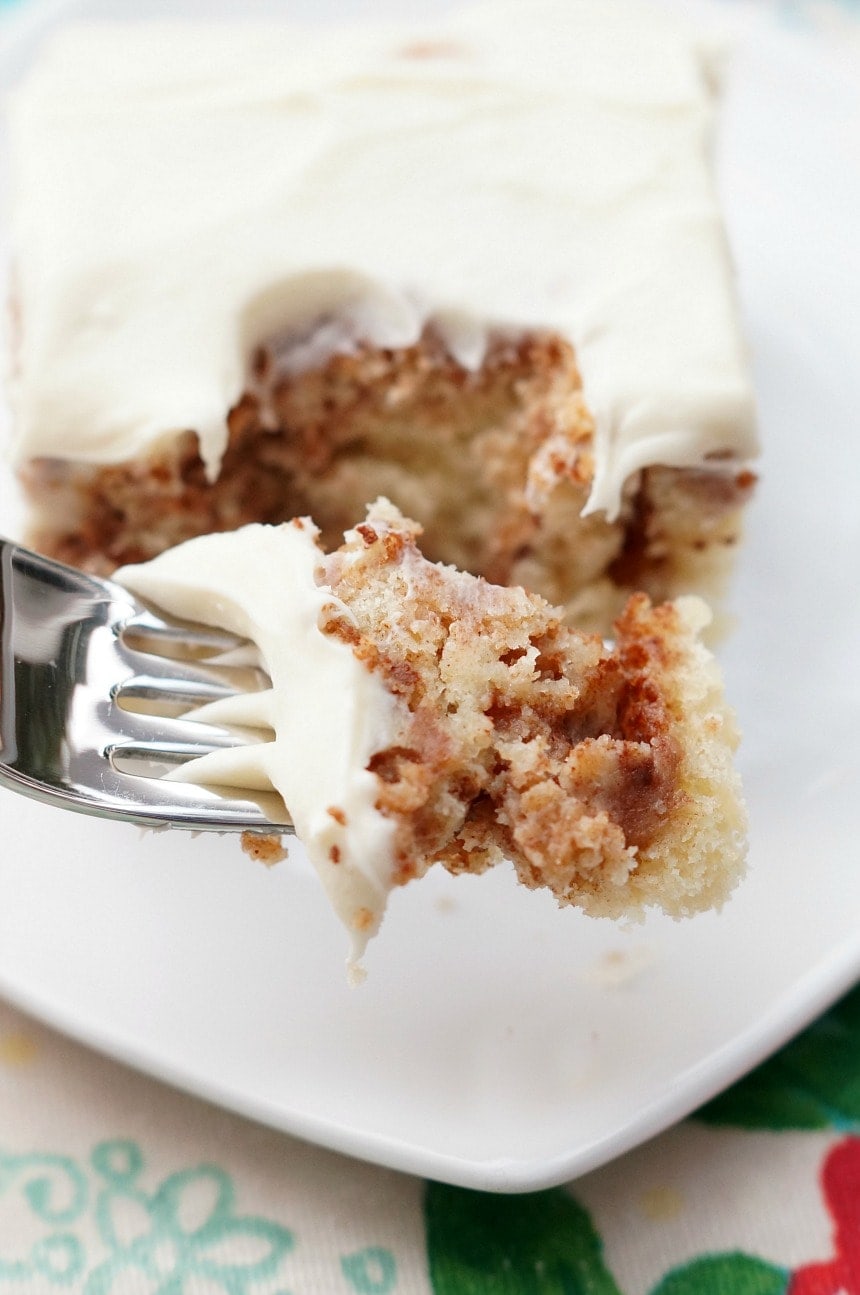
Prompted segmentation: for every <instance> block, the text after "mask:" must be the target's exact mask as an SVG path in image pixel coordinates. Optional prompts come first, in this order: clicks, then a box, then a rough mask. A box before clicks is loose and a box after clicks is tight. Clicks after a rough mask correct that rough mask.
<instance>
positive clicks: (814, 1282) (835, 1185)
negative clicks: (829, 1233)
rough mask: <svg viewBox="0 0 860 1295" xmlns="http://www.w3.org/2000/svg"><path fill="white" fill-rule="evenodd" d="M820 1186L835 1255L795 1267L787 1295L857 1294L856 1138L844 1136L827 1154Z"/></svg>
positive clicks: (859, 1211) (859, 1204)
mask: <svg viewBox="0 0 860 1295" xmlns="http://www.w3.org/2000/svg"><path fill="white" fill-rule="evenodd" d="M821 1187H822V1191H823V1192H824V1200H825V1203H826V1205H827V1208H828V1210H829V1212H830V1216H831V1218H832V1219H833V1224H834V1228H833V1240H834V1245H835V1249H836V1255H835V1258H833V1259H830V1260H828V1261H827V1262H825V1263H817V1264H807V1265H805V1266H804V1267H803V1268H798V1270H797V1272H796V1273H795V1274H794V1276H793V1277H792V1279H791V1281H790V1283H789V1286H788V1295H860V1138H846V1139H845V1141H844V1142H840V1143H838V1145H837V1146H835V1147H834V1148H833V1150H832V1151H831V1152H830V1153H829V1154H828V1156H827V1158H826V1159H825V1161H824V1165H823V1167H822V1170H821Z"/></svg>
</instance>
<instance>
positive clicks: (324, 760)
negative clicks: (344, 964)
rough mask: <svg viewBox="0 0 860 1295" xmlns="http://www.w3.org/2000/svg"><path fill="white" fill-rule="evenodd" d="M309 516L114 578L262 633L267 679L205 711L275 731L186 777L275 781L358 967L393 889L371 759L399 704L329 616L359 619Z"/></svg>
mask: <svg viewBox="0 0 860 1295" xmlns="http://www.w3.org/2000/svg"><path fill="white" fill-rule="evenodd" d="M316 537H317V531H316V528H315V527H314V525H313V523H312V522H310V521H307V520H305V521H301V520H298V521H295V522H288V523H285V524H284V525H282V526H276V527H270V526H258V525H252V526H246V527H243V528H241V529H240V530H238V531H234V532H231V533H230V534H214V535H205V536H201V537H200V538H198V539H193V540H189V541H188V542H187V543H186V544H182V545H180V546H178V547H177V548H174V549H170V550H168V551H167V552H165V553H163V554H161V555H160V556H159V557H157V558H155V559H154V560H153V561H151V562H148V563H144V564H141V565H139V566H127V567H123V568H121V569H120V571H118V572H117V579H118V580H120V581H121V582H122V583H123V584H124V585H125V586H127V587H128V588H129V589H131V590H132V591H133V592H135V593H137V594H139V595H140V596H142V597H144V598H146V599H148V600H149V601H151V602H153V603H154V604H156V605H157V606H159V607H161V608H163V609H164V610H165V611H167V612H170V613H172V614H174V615H177V616H181V617H184V618H186V619H188V618H190V619H196V620H198V621H201V622H203V623H204V624H208V625H217V626H219V627H220V628H223V629H227V630H231V631H232V632H233V633H236V634H239V635H241V636H242V637H244V638H249V639H251V640H252V641H253V642H254V643H255V644H256V646H257V648H258V649H259V651H260V654H261V657H262V660H263V663H264V665H265V668H266V670H267V672H268V674H269V676H270V678H271V681H272V687H271V689H270V690H267V691H265V692H261V693H250V694H245V695H237V696H236V697H232V698H228V699H227V700H225V701H223V702H216V703H213V704H212V705H210V706H207V707H205V708H201V709H200V710H199V711H197V712H195V713H196V715H197V717H198V718H200V719H201V720H203V719H205V720H208V721H211V722H216V723H226V724H236V725H244V726H251V727H254V728H263V729H270V730H271V731H272V733H273V737H272V738H271V740H270V741H263V742H260V743H258V744H257V743H255V744H249V745H243V746H238V747H234V748H230V749H228V750H220V751H215V752H213V753H211V754H209V755H206V756H203V757H201V758H200V759H198V760H194V761H192V762H191V763H189V764H187V765H183V766H181V767H180V768H179V769H177V770H176V771H175V772H174V774H173V775H172V776H174V777H178V778H180V779H182V780H184V781H189V782H195V783H209V784H212V785H220V786H228V787H241V788H252V789H262V788H265V789H271V788H272V787H274V788H275V789H276V790H277V791H278V792H279V793H280V795H281V796H282V798H283V800H284V803H285V804H286V806H287V808H288V810H289V813H290V815H291V818H292V821H293V822H294V824H295V828H296V833H297V835H298V837H299V838H300V840H301V841H302V843H303V845H304V847H305V850H306V851H307V854H308V857H309V859H310V861H311V862H312V863H313V865H314V866H315V868H316V869H317V872H318V873H319V875H320V878H321V880H322V883H323V886H324V887H325V890H326V892H327V894H328V896H329V899H330V900H331V903H332V905H333V907H334V909H335V911H336V912H337V914H338V916H339V917H340V918H341V919H342V921H343V922H344V923H345V925H346V926H347V928H348V929H349V931H350V932H351V936H352V956H351V965H352V967H353V969H355V968H356V967H357V964H358V962H359V960H360V958H361V956H362V954H363V953H364V949H365V946H366V944H367V941H368V939H369V938H370V937H371V936H372V935H373V934H374V933H375V932H376V930H377V928H378V927H379V923H380V921H381V920H382V915H383V912H384V910H385V904H386V900H387V898H388V894H389V892H390V890H391V888H392V884H393V881H392V874H393V869H394V831H395V828H394V824H393V822H392V820H391V819H390V818H386V817H385V816H384V815H383V814H382V813H380V811H379V810H378V809H377V808H376V800H377V798H378V794H379V784H378V780H377V777H376V775H375V774H374V773H371V772H369V771H368V769H367V765H368V762H369V760H370V758H371V756H372V755H373V754H374V753H375V752H377V751H379V750H382V749H384V748H385V747H386V746H387V745H389V743H390V733H391V721H392V713H393V707H394V705H395V702H394V699H393V698H392V696H391V694H390V693H389V692H388V691H387V690H386V688H385V687H384V685H383V684H382V683H381V682H380V680H379V678H378V677H377V676H375V675H374V674H373V673H372V672H371V671H369V670H368V669H367V668H366V666H364V665H362V663H361V662H360V661H359V660H358V658H357V657H356V656H355V655H354V654H353V652H352V650H351V648H350V647H349V646H348V645H347V644H346V643H344V642H343V641H342V640H341V639H338V638H336V637H333V636H331V635H328V634H326V633H325V632H324V629H323V626H324V624H325V621H326V619H327V618H328V617H330V616H333V615H337V616H339V617H346V619H347V620H348V621H351V620H352V615H351V613H350V612H349V610H348V609H347V607H346V606H345V604H344V603H343V602H342V601H341V600H340V599H338V598H337V597H335V595H334V594H333V593H332V591H331V589H330V588H329V587H328V586H327V585H326V584H325V580H324V577H325V572H324V565H325V557H324V554H323V552H322V550H321V549H320V548H319V546H318V545H317V542H316Z"/></svg>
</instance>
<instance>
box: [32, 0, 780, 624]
mask: <svg viewBox="0 0 860 1295" xmlns="http://www.w3.org/2000/svg"><path fill="white" fill-rule="evenodd" d="M712 52H713V51H712V49H711V48H710V45H709V43H708V42H707V41H705V40H703V39H702V38H701V36H700V34H699V32H698V31H697V30H696V29H695V27H694V26H692V25H690V24H687V23H686V22H684V21H683V19H682V17H681V16H679V15H678V14H677V13H672V12H670V11H669V9H668V7H666V6H664V5H659V4H646V3H644V2H639V0H534V2H533V3H530V4H528V5H526V4H523V3H521V0H493V2H491V3H484V4H479V5H477V6H475V7H465V8H462V9H460V10H458V11H457V12H454V13H452V14H449V15H445V16H440V15H437V16H436V17H430V18H428V19H423V20H420V21H417V20H416V21H414V22H411V23H405V24H395V25H392V24H389V23H375V22H370V21H367V20H364V21H362V22H360V23H355V24H353V25H346V26H343V27H340V26H320V27H313V26H308V27H305V26H298V25H291V24H289V23H277V24H274V25H270V24H262V25H260V24H256V23H254V22H250V21H249V22H247V23H228V24H221V23H215V22H211V23H201V24H197V23H181V22H177V23H171V22H166V23H165V22H149V23H146V22H145V23H125V22H122V23H115V24H111V23H103V24H85V25H75V24H70V25H69V26H67V27H65V28H63V29H61V30H59V31H58V32H57V33H56V35H55V36H54V37H53V38H52V39H51V40H50V41H49V42H48V43H47V44H46V46H45V47H44V48H43V49H42V50H41V52H40V55H39V57H38V59H37V61H36V63H35V65H34V66H33V68H32V69H31V70H30V71H29V73H28V74H27V76H26V77H25V78H24V80H23V81H22V83H21V85H20V86H19V88H18V89H17V91H16V93H15V95H14V96H13V99H12V107H11V116H10V154H11V164H12V166H11V169H12V181H13V183H12V196H13V201H12V243H13V282H12V288H13V306H14V311H13V314H14V318H15V321H16V323H15V328H14V334H15V336H14V363H13V397H14V411H15V436H14V447H13V452H14V457H15V460H16V463H17V466H18V469H19V472H20V475H21V479H22V480H23V482H24V483H25V487H26V490H27V494H28V498H29V501H30V507H31V517H30V528H29V529H30V538H31V541H32V542H33V543H34V544H35V545H36V546H37V547H38V548H40V549H41V550H43V551H45V552H48V553H50V554H52V555H54V556H57V557H60V558H63V559H65V560H66V561H69V562H72V563H73V564H76V565H83V566H87V567H90V568H94V569H97V570H100V571H103V572H104V571H110V570H112V569H113V568H114V567H115V566H117V565H119V564H123V563H128V562H140V561H142V560H145V559H146V558H149V557H151V556H153V555H154V554H155V553H157V552H158V551H159V550H161V549H163V548H165V547H169V546H172V545H175V544H176V543H178V542H180V541H182V540H184V539H187V538H189V537H191V536H193V535H195V534H199V533H204V532H207V531H213V530H229V529H233V528H235V527H238V526H240V525H242V524H244V523H247V522H250V521H263V522H269V523H273V522H280V521H284V520H288V519H289V518H291V517H293V516H296V515H303V514H305V513H308V514H310V515H311V516H313V517H314V519H315V521H316V522H317V524H318V525H319V526H320V529H321V532H322V535H323V538H324V541H325V543H326V545H327V546H329V547H332V546H336V545H337V544H338V543H339V542H340V536H341V535H342V534H343V532H344V530H345V529H346V528H347V527H348V526H350V525H352V522H353V521H354V519H355V517H357V516H360V515H361V513H362V512H363V509H364V508H365V506H366V505H367V503H368V502H369V501H370V500H372V499H374V498H375V497H376V496H377V495H378V494H385V495H386V496H387V497H389V498H390V499H392V500H393V502H395V503H396V504H397V505H398V506H399V507H400V508H401V509H402V510H403V511H404V512H405V513H407V514H408V515H409V516H412V517H415V518H416V519H417V520H418V521H419V522H420V523H421V524H422V526H423V527H424V541H423V543H424V547H425V551H426V552H427V555H428V556H429V557H431V558H433V559H434V560H438V561H444V562H453V563H455V564H456V565H458V566H460V567H463V568H464V569H466V570H469V571H472V572H473V573H479V574H482V575H485V576H486V577H487V578H488V579H490V580H491V581H493V582H494V583H502V584H522V585H524V586H526V587H528V588H530V589H533V590H534V591H536V592H538V593H540V594H542V595H543V596H544V597H546V598H548V599H549V600H550V601H552V602H557V603H563V604H565V605H566V606H567V609H568V612H569V615H570V616H571V618H573V619H574V620H576V622H577V623H584V622H585V620H589V621H593V622H594V623H599V622H601V621H606V620H607V618H611V616H612V615H613V614H615V613H616V612H617V611H619V610H620V608H621V606H622V605H623V602H624V600H625V598H626V596H627V594H628V593H629V592H630V591H631V590H635V589H643V590H645V591H646V592H647V593H648V594H649V595H650V596H651V597H652V599H654V600H655V601H659V600H663V599H665V598H667V597H670V596H674V595H675V594H677V593H678V592H683V591H699V592H704V593H707V595H708V596H709V597H712V598H713V597H716V596H718V593H719V590H720V588H721V586H722V583H723V581H724V580H725V577H726V574H727V572H728V569H729V567H730V565H731V561H732V556H733V553H734V550H735V548H736V545H737V542H738V539H739V535H740V524H741V512H742V508H743V505H744V503H745V502H746V500H747V498H748V497H749V494H750V491H751V488H752V484H753V475H752V472H751V471H750V466H749V465H750V461H751V460H752V459H753V458H754V456H755V453H756V437H755V426H754V421H755V420H754V408H753V395H752V387H751V383H750V378H749V373H748V366H747V361H746V354H745V348H744V344H743V340H742V334H741V328H740V322H739V316H738V307H737V300H736V292H735V283H734V275H733V270H732V264H731V259H730V255H729V251H728V247H727V239H726V234H725V229H724V225H723V221H722V216H721V212H720V208H719V203H718V200H717V194H716V190H715V186H714V180H713V174H712V164H711V159H712V152H713V148H712V146H713V137H714V131H715V124H716V111H717V95H716V85H715V75H714V60H713V58H712V57H711V55H712Z"/></svg>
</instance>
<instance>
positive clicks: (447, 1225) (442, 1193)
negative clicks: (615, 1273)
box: [424, 1183, 620, 1295]
mask: <svg viewBox="0 0 860 1295" xmlns="http://www.w3.org/2000/svg"><path fill="white" fill-rule="evenodd" d="M424 1210H425V1219H426V1225H427V1249H428V1255H429V1264H430V1280H431V1283H432V1286H433V1290H434V1293H435V1295H620V1292H619V1290H618V1287H617V1286H616V1284H615V1282H614V1281H613V1279H612V1277H611V1275H610V1274H609V1273H608V1272H607V1270H606V1268H605V1266H604V1263H603V1255H602V1247H601V1243H600V1239H599V1237H598V1235H597V1233H596V1232H595V1230H594V1227H593V1226H592V1223H591V1220H590V1219H589V1217H588V1215H587V1214H586V1212H585V1210H584V1209H582V1207H581V1206H580V1205H577V1203H576V1201H575V1200H573V1198H572V1197H571V1196H569V1195H568V1193H567V1192H566V1191H563V1190H562V1189H561V1188H556V1189H554V1190H552V1191H546V1192H535V1193H533V1194H530V1195H528V1196H493V1195H489V1194H484V1193H482V1192H472V1191H466V1190H465V1189H464V1188H461V1187H445V1186H443V1185H441V1184H439V1183H428V1185H427V1194H426V1197H425V1202H424Z"/></svg>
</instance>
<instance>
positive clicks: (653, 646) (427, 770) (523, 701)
mask: <svg viewBox="0 0 860 1295" xmlns="http://www.w3.org/2000/svg"><path fill="white" fill-rule="evenodd" d="M419 533H420V528H419V527H418V526H417V525H416V524H415V523H414V522H411V521H408V520H404V519H403V518H402V517H401V516H400V514H399V513H398V512H397V510H396V509H394V508H393V507H392V506H391V505H389V504H388V503H387V502H386V501H378V502H377V504H376V505H375V506H374V507H373V508H371V509H370V510H369V513H368V518H367V521H366V522H365V523H363V524H362V525H359V526H358V527H356V528H355V529H354V530H353V531H351V532H350V533H349V534H348V535H347V538H346V543H345V544H344V545H343V546H342V547H341V548H340V549H339V550H337V551H336V552H335V553H334V554H332V555H331V556H330V557H329V558H328V560H327V563H326V569H325V579H326V582H327V583H328V584H329V586H330V588H331V590H332V593H333V594H334V595H335V596H336V597H337V599H338V600H340V603H342V604H343V605H345V607H346V609H347V612H348V614H340V615H332V616H331V617H330V618H329V619H327V620H326V621H325V623H324V630H325V632H326V633H327V634H329V635H335V636H338V637H339V638H341V639H342V640H343V641H344V642H346V643H348V644H349V645H350V646H351V648H352V650H353V652H354V653H355V654H356V656H357V657H358V658H359V659H360V660H361V661H362V662H363V663H364V664H365V665H366V667H367V668H368V669H369V670H371V671H373V672H374V673H375V674H376V675H377V676H379V677H381V678H382V679H383V680H384V682H385V686H386V688H387V689H388V690H389V691H390V693H391V694H392V695H393V696H394V697H395V698H396V701H397V706H396V710H395V721H394V723H395V728H396V731H395V732H394V734H393V737H392V740H391V741H390V743H388V744H387V745H386V746H385V747H384V748H383V749H380V750H378V751H377V752H376V753H375V754H374V755H373V757H372V758H371V760H370V763H369V766H368V767H369V768H370V769H371V770H372V771H373V772H374V773H375V774H376V776H377V778H378V781H379V790H378V802H377V804H378V808H379V809H380V811H381V812H382V813H383V814H384V815H387V816H390V817H391V818H392V819H393V820H395V822H396V825H397V830H396V836H395V861H394V870H393V878H392V880H393V883H394V884H402V883H404V882H407V881H409V880H411V879H412V878H414V877H416V876H419V875H421V874H422V873H423V872H424V871H425V870H426V869H427V867H428V866H430V865H431V864H432V863H434V862H441V863H443V864H444V865H445V867H447V868H448V869H449V870H450V871H452V872H454V873H461V872H481V871H482V870H484V869H485V868H487V867H488V866H490V865H491V864H494V863H496V862H497V861H499V860H501V859H510V860H512V861H513V864H514V867H515V868H516V872H517V875H518V877H519V879H520V880H521V881H522V882H523V883H524V884H525V885H526V886H529V887H547V888H549V890H551V891H552V893H553V894H554V895H555V897H556V899H557V900H558V901H559V902H560V903H561V904H573V905H576V906H578V907H580V908H582V909H584V910H585V911H586V912H588V913H590V914H592V915H594V916H608V917H615V918H617V917H622V916H624V917H631V916H636V915H637V914H639V913H641V911H642V910H643V909H644V908H645V907H647V906H651V905H657V906H659V907H660V908H662V909H663V910H664V911H666V912H667V913H669V914H671V915H673V916H685V915H689V914H691V913H693V912H696V911H699V910H702V909H705V908H711V907H714V906H719V905H720V904H721V903H722V901H723V900H724V899H725V898H726V897H727V895H728V894H729V892H730V891H731V889H732V887H733V886H734V884H735V882H736V881H737V880H738V877H739V875H740V873H741V871H742V867H743V861H744V857H745V814H744V808H743V803H742V800H741V795H740V786H739V779H738V775H737V773H736V771H735V769H734V766H733V763H732V755H733V752H734V750H735V747H736V744H737V741H738V733H737V728H736V726H735V722H734V719H733V716H732V714H731V712H730V710H729V709H728V708H727V706H726V704H725V701H724V698H723V690H722V682H721V678H720V673H719V669H718V667H717V665H716V663H715V661H714V659H713V657H712V656H711V654H710V653H709V652H708V651H707V650H706V649H705V648H704V647H703V646H702V644H701V642H700V641H699V633H700V631H701V630H702V628H703V627H704V626H705V624H706V623H707V621H708V619H709V612H708V610H707V608H706V607H705V605H704V604H703V603H702V602H701V601H700V600H698V599H696V598H682V599H679V600H678V601H676V602H675V603H667V604H663V605H661V606H657V607H655V606H653V605H652V604H651V603H650V601H649V600H648V598H647V597H646V596H645V595H644V594H638V595H636V596H634V597H632V598H631V599H630V600H629V602H628V604H627V606H626V608H625V610H624V612H623V613H622V615H621V616H620V618H619V619H618V621H617V623H616V626H615V639H614V643H613V645H612V646H611V647H607V646H606V645H604V642H603V641H602V640H601V639H599V638H597V637H596V636H590V635H585V634H583V633H581V632H579V631H576V630H573V629H571V628H570V627H569V626H567V625H565V623H564V621H563V617H562V613H561V611H560V609H558V608H555V607H553V606H551V605H550V604H548V603H546V602H545V601H544V600H542V599H541V598H539V597H537V596H536V595H534V594H531V593H527V592H526V591H525V590H523V589H521V588H500V587H498V586H494V585H491V584H489V583H488V582H487V581H485V580H483V579H481V578H476V577H474V576H472V575H469V574H466V573H463V572H461V571H458V570H456V569H454V568H452V567H450V566H441V565H437V564H432V563H430V562H429V561H428V560H427V559H426V558H425V557H423V556H422V554H421V552H420V550H419V548H418V544H417V540H418V536H419Z"/></svg>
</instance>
